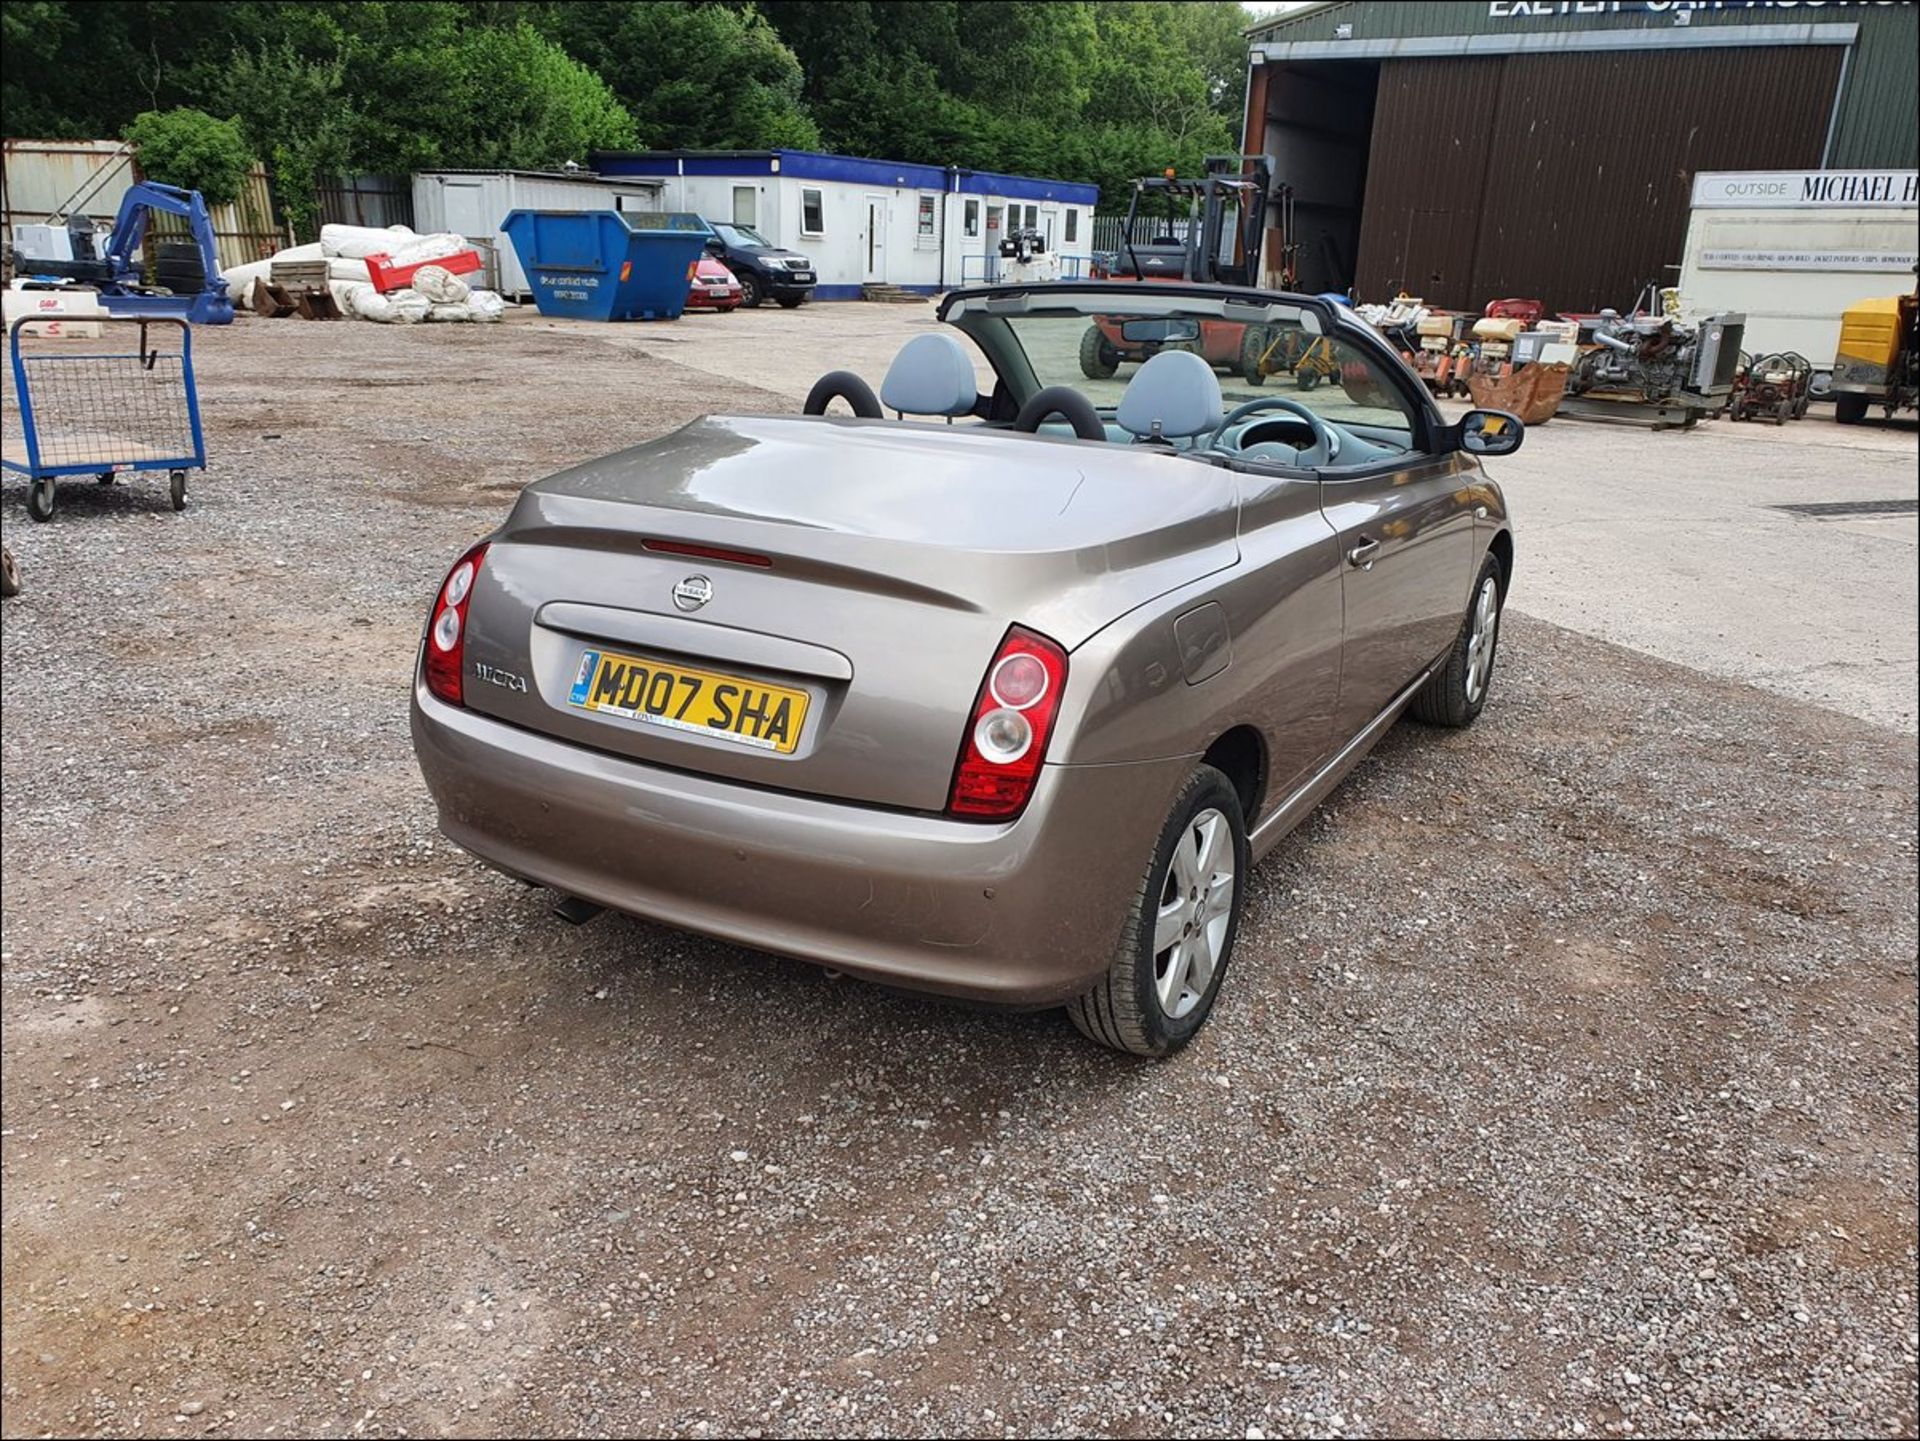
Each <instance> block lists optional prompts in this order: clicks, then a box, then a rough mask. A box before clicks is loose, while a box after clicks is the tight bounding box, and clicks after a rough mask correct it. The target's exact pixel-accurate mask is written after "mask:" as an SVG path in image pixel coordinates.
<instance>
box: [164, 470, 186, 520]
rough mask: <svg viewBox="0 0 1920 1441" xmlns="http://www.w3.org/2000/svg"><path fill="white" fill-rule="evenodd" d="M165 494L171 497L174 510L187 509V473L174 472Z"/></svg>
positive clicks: (182, 471) (181, 471)
mask: <svg viewBox="0 0 1920 1441" xmlns="http://www.w3.org/2000/svg"><path fill="white" fill-rule="evenodd" d="M167 493H168V494H169V495H171V496H172V497H173V508H174V509H175V510H185V509H186V508H187V473H186V472H185V471H184V470H176V471H175V472H174V473H173V476H172V484H171V485H169V486H168V487H167Z"/></svg>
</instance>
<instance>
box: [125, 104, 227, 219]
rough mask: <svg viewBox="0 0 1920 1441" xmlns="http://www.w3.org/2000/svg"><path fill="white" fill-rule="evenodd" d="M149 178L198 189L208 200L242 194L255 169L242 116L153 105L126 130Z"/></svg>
mask: <svg viewBox="0 0 1920 1441" xmlns="http://www.w3.org/2000/svg"><path fill="white" fill-rule="evenodd" d="M126 139H128V140H130V141H132V142H133V144H134V146H135V148H136V150H137V152H138V158H139V161H140V169H141V170H142V171H143V172H145V174H146V176H147V178H148V179H149V180H157V181H159V182H160V183H161V184H162V185H177V186H180V187H181V188H182V189H185V190H198V191H199V192H200V194H201V195H202V196H204V197H205V199H206V202H207V203H208V204H209V205H224V204H226V203H227V202H228V201H230V200H233V199H236V198H237V197H238V196H239V194H240V185H241V182H242V181H243V180H244V179H245V178H246V174H247V171H249V170H251V169H252V168H253V150H252V147H250V146H249V145H248V144H247V137H246V134H245V132H244V131H242V129H241V127H240V122H239V121H238V120H216V119H214V118H213V117H212V116H211V115H209V114H207V113H206V111H204V110H191V109H185V108H182V109H179V110H149V111H146V112H145V113H144V114H142V115H139V116H137V117H136V118H135V119H134V122H133V124H131V125H129V126H128V127H127V130H126Z"/></svg>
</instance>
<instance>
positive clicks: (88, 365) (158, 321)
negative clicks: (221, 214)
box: [0, 315, 207, 520]
mask: <svg viewBox="0 0 1920 1441" xmlns="http://www.w3.org/2000/svg"><path fill="white" fill-rule="evenodd" d="M80 323H84V324H87V325H93V326H98V327H100V330H99V335H100V337H101V340H100V343H93V342H91V341H89V340H87V339H84V338H62V339H58V340H54V339H46V338H43V337H39V336H36V335H33V334H30V333H28V332H27V330H26V327H27V326H29V325H32V324H34V321H33V319H32V318H30V317H29V318H23V319H20V320H17V321H15V322H14V323H13V325H12V326H11V327H10V328H9V329H8V333H7V349H8V351H9V352H10V356H11V360H12V369H13V391H14V399H15V402H16V403H17V404H18V405H19V407H20V417H19V424H18V425H17V426H15V425H13V424H12V423H9V424H8V426H7V428H6V429H7V433H6V435H5V437H4V444H3V445H0V461H3V462H4V465H5V468H6V469H8V470H11V471H16V472H18V473H20V474H22V475H25V476H26V477H27V486H28V489H27V514H28V515H30V516H32V517H33V518H34V519H35V520H49V519H51V518H52V516H53V508H54V500H55V492H56V488H57V486H58V484H59V481H60V479H61V478H62V477H63V476H76V475H91V476H93V477H94V479H95V480H96V481H98V482H99V483H100V484H102V485H111V484H112V483H113V480H114V478H115V477H116V476H118V475H122V474H127V473H137V472H142V471H153V472H158V471H165V472H166V474H167V480H168V494H169V496H170V498H171V499H172V501H173V508H174V509H175V510H185V509H186V508H187V472H188V471H189V470H205V469H206V467H207V443H206V437H205V436H204V435H203V434H202V432H201V429H200V396H199V391H198V389H197V387H196V386H195V384H194V379H193V331H192V329H191V328H190V327H189V326H188V325H187V323H186V322H185V321H184V320H175V319H171V318H168V317H160V316H145V317H140V316H111V315H101V316H86V317H84V319H83V320H81V319H76V321H75V322H73V324H74V327H75V328H77V327H78V324H80ZM132 327H138V334H137V336H136V335H135V334H134V333H133V331H132ZM176 336H177V343H175V340H176ZM9 422H11V417H9Z"/></svg>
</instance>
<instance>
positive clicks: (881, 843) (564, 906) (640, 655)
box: [413, 283, 1521, 1055]
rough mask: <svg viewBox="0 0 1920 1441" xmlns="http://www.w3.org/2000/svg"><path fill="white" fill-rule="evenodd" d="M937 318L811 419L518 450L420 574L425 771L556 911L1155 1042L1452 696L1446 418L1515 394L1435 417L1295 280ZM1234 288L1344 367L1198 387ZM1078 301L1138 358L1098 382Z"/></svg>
mask: <svg viewBox="0 0 1920 1441" xmlns="http://www.w3.org/2000/svg"><path fill="white" fill-rule="evenodd" d="M940 319H941V321H942V322H944V325H943V326H942V327H941V328H939V329H935V330H930V331H929V332H927V333H925V334H922V335H918V336H916V337H914V338H913V339H912V340H911V341H909V342H908V344H907V345H906V346H905V347H904V348H903V349H902V350H901V351H900V354H899V356H898V357H897V359H896V360H895V361H894V363H893V365H892V367H891V368H890V369H889V371H888V372H887V374H886V376H885V378H884V379H883V381H882V382H881V385H880V389H879V392H878V394H877V395H876V394H875V392H874V391H873V390H872V389H870V388H869V386H868V384H867V383H866V382H865V381H863V380H862V379H860V378H859V377H857V376H853V375H850V374H848V373H846V372H835V373H834V374H832V375H829V376H827V377H824V378H823V379H822V380H821V382H820V383H819V384H818V385H817V386H815V388H814V393H813V394H812V396H810V397H809V399H808V402H807V406H806V411H807V413H806V414H804V415H800V416H710V417H707V418H705V419H702V420H698V421H695V422H694V423H693V424H691V425H688V426H686V427H685V428H683V429H681V430H678V431H675V432H674V433H673V434H671V435H667V436H663V437H662V438H660V439H658V440H655V441H651V442H649V443H648V444H645V445H639V446H635V447H633V448H632V449H629V450H622V451H619V452H617V453H616V454H613V455H609V456H605V457H603V458H601V459H599V460H592V461H588V462H586V463H585V464H582V465H579V466H576V467H574V468H573V469H570V470H566V471H562V472H561V473H560V474H558V475H554V476H551V477H549V478H548V479H546V480H543V481H540V482H539V483H538V484H536V485H532V486H530V487H528V489H527V490H526V491H525V492H524V493H523V494H522V495H521V497H520V499H519V501H518V503H517V504H516V505H515V506H514V508H513V511H512V513H511V514H510V515H509V516H508V517H507V519H506V522H505V523H504V524H503V525H502V526H501V527H500V528H499V529H498V530H496V531H495V532H494V533H493V534H492V535H491V536H489V537H488V539H487V540H486V541H485V542H484V543H482V544H480V545H476V546H475V547H474V548H473V549H472V550H470V551H469V552H467V554H466V555H464V556H462V557H461V558H460V559H459V561H458V562H457V563H456V564H455V565H454V567H453V570H452V571H451V573H450V574H449V575H448V576H447V579H446V581H445V582H444V584H443V585H442V586H441V588H440V591H439V593H438V594H437V596H436V597H435V599H434V602H433V605H432V608H431V610H430V611H429V613H428V619H427V630H426V635H425V637H424V639H423V642H422V646H421V652H420V661H419V667H418V671H417V674H416V677H415V685H414V692H413V738H414V746H415V749H416V751H417V752H418V755H419V759H420V765H421V769H422V770H423V771H424V772H425V774H426V779H427V784H428V786H429V787H430V788H431V790H432V792H433V795H434V799H435V800H436V801H437V802H438V804H439V809H440V820H441V826H442V828H443V829H444V830H445V832H446V834H447V835H448V836H449V837H451V838H452V839H453V840H454V841H455V842H457V843H458V844H459V845H461V846H462V847H464V848H465V849H467V850H468V851H471V852H472V853H473V854H474V855H475V856H477V857H479V858H480V859H481V860H483V861H485V862H486V863H487V864H489V865H492V866H495V867H497V868H499V869H500V870H503V871H506V872H508V873H510V874H512V875H515V876H518V877H520V878H522V879H523V880H527V881H530V882H533V883H536V884H538V885H541V886H546V887H549V888H551V889H552V890H553V891H555V892H557V893H559V895H560V896H561V898H562V902H561V907H560V908H561V913H562V914H563V915H567V916H569V917H570V918H573V919H580V918H584V917H585V916H588V915H591V914H593V913H595V912H596V911H598V910H599V909H602V908H605V907H614V908H617V909H619V910H623V911H629V912H632V913H635V914H638V915H643V916H650V917H653V918H655V919H657V920H661V921H665V922H668V923H670V924H673V925H677V926H684V927H686V928H688V929H690V930H697V931H704V932H707V933H709V934H712V935H715V936H722V937H725V938H727V939H729V940H732V941H738V942H740V943H742V944H745V945H748V946H756V947H760V948H763V949H765V950H769V951H777V952H783V953H785V954H788V955H793V956H800V957H804V958H806V959H808V960H812V961H817V962H820V963H822V964H824V965H828V966H833V967H837V968H840V969H843V970H846V971H849V972H852V973H854V974H856V975H860V976H864V977H867V978H869V979H872V980H876V981H881V982H886V983H890V984H896V985H902V986H909V987H913V988H917V989H922V990H928V991H936V992H942V993H945V994H948V995H953V996H960V997H967V998H972V999H977V1000H986V1001H995V1002H1002V1003H1007V1004H1015V1005H1027V1006H1037V1005H1059V1004H1065V1006H1066V1007H1067V1010H1068V1013H1069V1014H1070V1015H1071V1016H1072V1018H1073V1020H1074V1021H1075V1023H1076V1024H1077V1025H1078V1026H1079V1027H1080V1028H1081V1030H1083V1031H1084V1032H1085V1033H1086V1034H1087V1035H1089V1036H1091V1037H1092V1038H1094V1039H1095V1040H1097V1041H1101V1042H1103V1043H1105V1044H1107V1045H1109V1046H1114V1047H1117V1048H1120V1049H1123V1050H1127V1051H1133V1052H1138V1053H1142V1054H1149V1055H1161V1054H1165V1053H1167V1052H1170V1051H1173V1050H1175V1049H1177V1048H1178V1047H1180V1046H1181V1045H1183V1044H1184V1043H1185V1042H1186V1041H1187V1040H1189V1039H1190V1038H1191V1037H1192V1036H1193V1034H1194V1033H1195V1032H1196V1031H1197V1030H1198V1029H1199V1028H1200V1026H1201V1025H1202V1024H1203V1023H1204V1022H1205V1020H1206V1018H1207V1014H1208V1012H1209V1011H1210V1010H1211V1008H1212V1006H1213V1003H1214V999H1215V997H1216V996H1217V995H1218V994H1219V991H1220V986H1221V983H1222V981H1223V979H1224V977H1225V976H1226V973H1227V968H1228V963H1229V961H1230V960H1231V958H1232V955H1233V944H1234V933H1235V930H1236V927H1237V926H1238V924H1239V920H1240V912H1241V906H1242V903H1243V900H1244V897H1245V894H1246V881H1247V878H1248V873H1249V869H1250V867H1251V866H1252V865H1253V864H1254V862H1255V861H1256V860H1258V859H1259V857H1260V856H1261V855H1262V854H1263V853H1265V852H1266V851H1267V850H1269V849H1270V848H1271V847H1272V846H1273V845H1274V844H1275V843H1276V842H1278V841H1279V840H1280V839H1281V838H1282V837H1283V836H1285V835H1286V834H1287V832H1288V831H1289V830H1290V829H1291V828H1292V827H1293V826H1295V825H1296V824H1298V822H1299V821H1300V820H1301V818H1302V817H1303V816H1304V815H1306V814H1307V812H1308V811H1309V810H1310V809H1311V807H1312V806H1313V805H1314V804H1315V803H1316V802H1317V801H1318V800H1319V799H1320V798H1321V797H1322V796H1324V795H1325V794H1326V793H1327V792H1328V791H1329V790H1331V789H1332V788H1333V787H1334V785H1336V784H1337V783H1338V782H1339V780H1340V778H1341V777H1342V776H1343V775H1344V774H1345V773H1346V772H1347V771H1348V769H1349V768H1351V767H1352V766H1353V764H1354V763H1355V762H1356V761H1357V760H1359V759H1360V757H1361V756H1363V755H1364V754H1365V753H1366V751H1367V750H1368V748H1369V747H1370V746H1372V745H1373V743H1374V742H1375V741H1376V740H1378V739H1379V737H1380V735H1381V734H1382V733H1383V732H1384V731H1385V730H1386V729H1387V727H1388V726H1390V725H1391V724H1393V722H1394V719H1395V718H1396V717H1397V716H1398V715H1399V714H1400V713H1401V712H1402V710H1410V711H1411V713H1412V714H1413V715H1415V716H1417V717H1418V718H1419V719H1421V720H1424V721H1428V722H1432V723H1435V724H1439V725H1449V726H1464V725H1467V724H1470V723H1471V722H1472V721H1473V719H1474V717H1475V716H1476V715H1478V714H1479V712H1480V708H1481V707H1482V706H1483V705H1484V704H1485V703H1486V699H1487V690H1488V684H1489V682H1490V680H1491V677H1492V671H1493V661H1494V648H1495V643H1496V641H1497V639H1498V634H1499V620H1500V610H1501V604H1502V601H1503V599H1504V597H1505V594H1506V590H1507V586H1508V584H1509V582H1510V580H1511V577H1512V573H1513V541H1512V537H1511V534H1510V532H1509V529H1508V520H1507V511H1506V506H1505V503H1504V501H1503V500H1502V498H1501V494H1500V491H1499V489H1498V487H1497V486H1495V485H1494V484H1493V482H1492V481H1490V480H1489V479H1488V478H1487V477H1486V475H1485V474H1484V473H1483V472H1482V469H1481V464H1480V457H1481V456H1482V455H1499V454H1507V453H1509V452H1511V451H1512V450H1514V449H1515V448H1516V447H1517V446H1518V445H1519V443H1520V438H1521V430H1520V424H1519V422H1518V421H1517V420H1515V419H1514V418H1513V417H1512V416H1509V415H1505V414H1503V413H1500V412H1497V411H1473V412H1469V413H1468V415H1467V416H1466V417H1465V418H1464V419H1463V420H1461V421H1460V422H1458V423H1456V424H1451V425H1449V424H1447V423H1445V422H1444V421H1443V420H1442V419H1441V417H1440V415H1439V413H1438V412H1437V411H1436V410H1435V409H1434V406H1433V403H1432V401H1431V400H1430V399H1429V398H1428V396H1427V393H1426V390H1425V387H1424V386H1422V385H1421V383H1420V381H1419V380H1418V379H1417V378H1416V377H1415V376H1414V375H1413V373H1412V372H1411V371H1410V370H1408V369H1407V367H1406V366H1405V365H1404V364H1403V363H1402V362H1401V361H1400V359H1399V358H1398V357H1397V356H1395V355H1394V353H1393V352H1392V351H1391V350H1390V349H1389V348H1388V347H1387V346H1386V345H1385V344H1384V343H1383V342H1382V341H1381V340H1380V339H1379V338H1378V337H1377V336H1375V335H1374V333H1373V332H1372V331H1371V330H1369V329H1368V328H1367V327H1366V326H1365V325H1363V324H1362V323H1361V322H1359V321H1358V320H1357V319H1355V318H1354V317H1353V316H1352V315H1351V314H1350V313H1348V312H1347V311H1345V310H1344V309H1341V308H1339V307H1336V306H1332V305H1328V304H1326V303H1323V302H1321V301H1318V300H1313V299H1309V298H1306V297H1302V296H1296V295H1283V294H1276V293H1272V292H1265V291H1252V290H1236V289H1223V288H1218V287H1210V286H1182V285H1155V286H1141V285H1101V284H1098V283H1090V284H1054V285H1045V286H1038V287H1027V288H1015V287H1002V288H994V289H978V290H962V291H956V292H954V293H953V294H951V295H949V296H948V297H947V298H946V300H945V302H944V303H943V304H942V305H941V307H940ZM1222 321H1224V322H1228V323H1239V324H1246V325H1259V326H1264V327H1267V328H1268V330H1269V331H1270V332H1285V331H1287V330H1288V329H1293V330H1296V331H1298V332H1299V333H1300V337H1301V341H1302V343H1303V344H1312V343H1313V342H1314V341H1315V340H1319V339H1324V341H1325V342H1326V344H1327V346H1328V347H1330V348H1331V351H1332V361H1333V362H1334V364H1336V365H1337V367H1338V370H1337V374H1336V376H1335V377H1334V378H1333V379H1332V380H1330V381H1328V383H1326V384H1323V385H1321V386H1319V387H1317V388H1316V389H1314V390H1313V391H1312V392H1310V393H1308V392H1301V393H1299V394H1297V395H1291V396H1289V395H1284V394H1276V393H1275V392H1273V391H1271V390H1266V391H1255V390H1252V389H1249V390H1248V391H1246V392H1245V393H1243V394H1241V393H1231V392H1230V393H1227V394H1223V393H1222V390H1221V384H1222V382H1221V380H1220V378H1219V377H1218V376H1217V375H1216V374H1215V373H1214V371H1213V370H1212V369H1211V368H1210V367H1209V366H1208V365H1206V364H1205V362H1204V361H1202V360H1201V359H1200V358H1199V356H1197V355H1196V354H1195V353H1194V352H1193V349H1192V347H1193V345H1194V344H1195V343H1196V342H1197V340H1198V338H1199V335H1200V333H1201V328H1202V326H1204V325H1205V324H1207V323H1208V322H1215V323H1218V322H1222ZM1096 322H1097V323H1101V324H1103V325H1110V326H1118V327H1120V329H1121V330H1122V332H1123V333H1124V334H1125V335H1126V337H1127V339H1128V341H1129V343H1130V345H1131V346H1133V347H1135V348H1136V350H1137V353H1139V354H1140V355H1141V356H1142V357H1143V358H1142V360H1141V361H1140V362H1139V363H1129V364H1126V365H1123V366H1122V367H1121V368H1120V369H1119V371H1118V373H1116V374H1115V375H1113V376H1112V377H1110V378H1103V379H1097V380H1089V379H1087V378H1086V376H1085V375H1084V374H1083V373H1082V371H1081V369H1080V366H1079V361H1078V354H1079V349H1078V348H1079V344H1080V341H1081V339H1082V337H1083V336H1084V334H1085V333H1086V330H1087V327H1088V325H1089V324H1090V323H1096ZM1231 383H1232V382H1229V384H1230V385H1231ZM983 389H984V393H982V392H983ZM836 404H844V405H845V406H847V407H849V408H850V409H851V410H852V412H853V414H852V415H851V416H843V415H840V414H833V413H829V409H830V407H833V406H835V405H836Z"/></svg>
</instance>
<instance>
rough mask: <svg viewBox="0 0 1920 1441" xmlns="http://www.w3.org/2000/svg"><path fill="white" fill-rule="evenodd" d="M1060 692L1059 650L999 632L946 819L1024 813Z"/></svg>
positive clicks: (1063, 684)
mask: <svg viewBox="0 0 1920 1441" xmlns="http://www.w3.org/2000/svg"><path fill="white" fill-rule="evenodd" d="M1066 688H1067V653H1066V652H1065V651H1064V650H1062V649H1060V647H1059V646H1057V645H1055V644H1054V643H1053V642H1052V641H1050V640H1048V639H1047V638H1046V637H1045V636H1043V635H1036V634H1035V633H1034V632H1033V631H1030V630H1023V629H1022V628H1021V627H1019V626H1017V625H1016V626H1014V627H1013V628H1012V629H1011V630H1009V631H1008V632H1007V638H1006V639H1005V640H1003V641H1001V642H1000V649H999V650H998V651H996V652H995V653H994V657H993V664H992V665H990V666H988V667H987V676H986V679H985V680H983V681H982V682H981V683H980V694H979V696H978V697H977V698H976V699H975V700H974V703H973V714H972V717H971V718H970V719H969V720H968V721H967V734H966V738H965V739H964V740H962V741H961V743H960V763H959V764H958V765H957V766H955V767H954V771H953V793H952V795H951V796H950V797H949V798H948V800H947V813H948V814H949V815H955V816H966V817H968V818H970V819H976V820H1011V819H1012V818H1013V817H1015V816H1017V815H1019V814H1020V812H1021V811H1022V810H1024V809H1025V808H1026V804H1027V800H1028V798H1029V797H1031V796H1032V794H1033V783H1034V782H1035V781H1036V780H1037V779H1039V776H1040V764H1041V762H1042V761H1044V760H1045V759H1046V758H1047V737H1048V736H1049V735H1050V734H1051V733H1052V731H1053V718H1054V716H1055V715H1056V714H1057V713H1058V712H1059V709H1060V694H1061V692H1062V691H1064V690H1065V689H1066Z"/></svg>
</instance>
